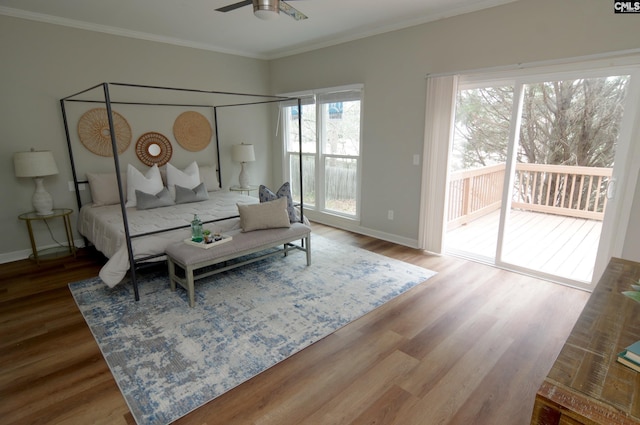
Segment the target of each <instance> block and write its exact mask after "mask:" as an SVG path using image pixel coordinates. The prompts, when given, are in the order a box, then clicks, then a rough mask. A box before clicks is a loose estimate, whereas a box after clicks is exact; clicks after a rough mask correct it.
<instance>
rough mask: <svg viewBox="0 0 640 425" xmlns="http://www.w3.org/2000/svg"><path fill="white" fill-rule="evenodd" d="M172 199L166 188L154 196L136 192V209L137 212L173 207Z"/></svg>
mask: <svg viewBox="0 0 640 425" xmlns="http://www.w3.org/2000/svg"><path fill="white" fill-rule="evenodd" d="M173 204H174V202H173V199H171V194H170V193H169V189H167V188H166V187H164V188H162V190H161V191H160V192H158V193H156V194H155V195H152V194H150V193H145V192H142V191H140V190H136V208H137V209H139V210H150V209H152V208H159V207H166V206H169V205H173Z"/></svg>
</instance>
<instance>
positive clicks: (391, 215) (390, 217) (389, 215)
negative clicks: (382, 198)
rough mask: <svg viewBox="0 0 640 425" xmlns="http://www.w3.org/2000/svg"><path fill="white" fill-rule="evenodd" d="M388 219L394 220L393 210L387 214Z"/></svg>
mask: <svg viewBox="0 0 640 425" xmlns="http://www.w3.org/2000/svg"><path fill="white" fill-rule="evenodd" d="M387 218H388V219H389V220H393V210H389V212H387Z"/></svg>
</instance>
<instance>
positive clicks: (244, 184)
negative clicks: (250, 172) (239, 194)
mask: <svg viewBox="0 0 640 425" xmlns="http://www.w3.org/2000/svg"><path fill="white" fill-rule="evenodd" d="M231 159H233V160H234V161H235V162H239V163H240V164H241V167H242V168H241V169H240V175H239V176H238V182H239V183H240V187H241V188H242V189H248V188H249V178H248V177H247V173H246V171H245V169H244V163H245V162H252V161H255V160H256V155H255V153H254V152H253V145H245V144H244V143H243V144H240V145H233V146H232V148H231Z"/></svg>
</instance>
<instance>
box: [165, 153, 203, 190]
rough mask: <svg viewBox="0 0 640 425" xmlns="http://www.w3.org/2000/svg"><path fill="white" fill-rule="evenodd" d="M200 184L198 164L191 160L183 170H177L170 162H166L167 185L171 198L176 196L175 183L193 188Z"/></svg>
mask: <svg viewBox="0 0 640 425" xmlns="http://www.w3.org/2000/svg"><path fill="white" fill-rule="evenodd" d="M199 184H200V171H199V169H198V164H197V163H196V162H195V161H193V162H192V163H191V164H189V165H187V168H185V169H184V170H182V171H181V170H178V169H177V168H176V167H174V166H173V165H171V164H167V187H168V188H169V192H170V193H171V196H172V197H173V199H175V198H176V185H178V186H182V187H185V188H187V189H193V188H194V187H196V186H197V185H199Z"/></svg>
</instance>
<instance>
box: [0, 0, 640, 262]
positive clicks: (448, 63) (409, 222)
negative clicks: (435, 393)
mask: <svg viewBox="0 0 640 425" xmlns="http://www.w3.org/2000/svg"><path fill="white" fill-rule="evenodd" d="M612 9H613V5H612V4H611V2H606V1H602V0H563V1H560V2H559V1H557V0H520V1H517V2H515V3H510V4H507V5H504V6H499V7H495V8H492V9H488V10H484V11H480V12H475V13H470V14H467V15H463V16H458V17H453V18H450V19H446V20H441V21H437V22H432V23H428V24H424V25H420V26H416V27H412V28H408V29H405V30H400V31H395V32H392V33H387V34H383V35H379V36H373V37H369V38H366V39H362V40H357V41H353V42H349V43H345V44H341V45H337V46H333V47H329V48H324V49H319V50H316V51H312V52H309V53H304V54H299V55H295V56H291V57H287V58H282V59H276V60H272V61H270V62H265V61H259V60H254V59H247V58H240V57H235V56H231V55H225V54H216V53H212V52H206V51H199V50H195V49H189V48H182V47H176V46H169V45H163V44H159V43H153V42H147V41H141V40H133V39H127V38H122V37H117V36H110V35H105V34H99V33H92V32H87V31H82V30H76V29H70V28H64V27H58V26H53V25H48V24H43V23H36V22H30V21H26V20H21V19H15V18H9V17H4V16H0V54H1V55H2V62H3V65H2V74H1V76H2V78H1V79H0V120H2V121H1V122H0V124H1V125H0V141H1V145H0V146H1V147H0V149H1V154H0V161H2V162H1V166H0V185H1V187H2V194H3V195H4V199H5V200H9V201H6V202H3V203H2V205H0V234H2V238H0V261H3V260H5V261H6V260H9V259H13V258H14V257H16V256H20V255H22V256H24V254H25V253H27V252H28V251H29V250H28V248H29V245H28V238H27V234H26V229H25V226H24V224H23V223H21V222H19V220H17V216H18V214H20V213H21V212H24V211H28V210H29V209H30V208H31V201H30V197H31V194H32V191H33V183H32V182H31V181H29V180H28V179H17V178H16V177H15V176H14V175H13V164H12V160H11V156H12V154H13V152H16V151H20V150H27V149H28V148H29V147H32V146H33V147H35V148H38V149H51V150H53V151H54V155H55V156H56V160H57V161H58V165H59V168H60V169H61V173H60V174H59V175H57V176H53V177H49V178H47V179H46V182H45V185H46V187H47V188H48V190H49V191H50V192H51V193H52V195H53V196H54V199H55V200H56V205H58V206H72V207H74V206H75V204H74V201H73V197H72V193H71V192H69V191H68V189H67V181H68V180H70V178H71V175H70V171H69V164H68V162H67V155H66V153H65V140H64V133H63V128H62V122H61V118H60V111H59V106H58V99H59V98H60V97H62V96H65V95H67V94H70V93H73V92H75V91H77V90H78V89H81V88H84V87H87V86H89V85H93V84H96V83H99V82H102V81H123V82H133V83H144V84H158V85H169V86H183V87H184V86H187V87H196V88H203V87H204V88H211V89H220V90H231V91H244V92H266V91H267V90H269V91H270V92H272V93H284V92H293V91H299V90H307V89H313V88H322V87H333V86H339V85H344V84H351V83H364V84H365V100H364V105H363V111H364V128H363V138H364V145H363V152H362V157H363V184H362V207H363V208H362V217H361V223H360V227H359V230H361V231H363V232H365V233H370V234H373V235H375V236H380V237H383V238H386V239H391V240H396V241H399V242H402V243H406V244H409V245H411V244H414V243H415V242H416V240H417V238H418V235H417V233H418V221H419V220H418V219H419V205H420V190H421V188H420V179H421V166H415V165H412V157H413V155H414V154H420V155H421V154H422V144H423V134H424V107H425V87H426V80H425V76H426V74H428V73H441V72H450V71H461V70H468V69H477V68H484V67H495V66H502V65H513V64H517V63H523V62H534V61H545V60H554V59H562V58H567V57H577V56H585V55H594V54H601V53H606V52H612V51H619V50H626V49H635V48H640V21H638V16H636V15H614V13H613V10H612ZM249 115H250V116H251V117H252V118H253V119H252V121H251V122H252V125H250V126H249V129H246V127H247V126H246V125H244V123H245V122H243V121H241V118H238V117H234V118H233V119H231V120H230V122H243V126H240V128H239V129H236V130H229V131H231V132H237V133H234V134H231V135H230V136H232V138H234V139H235V138H237V139H238V140H229V141H228V143H229V144H233V143H237V141H239V139H242V138H244V139H245V140H246V139H252V138H259V139H260V138H261V140H259V141H257V142H256V141H254V140H252V141H253V142H254V143H259V147H258V149H259V153H260V154H262V155H264V157H266V158H271V159H272V166H271V167H268V166H267V164H266V163H265V164H264V165H262V164H258V163H253V164H251V168H250V170H251V172H252V173H253V175H252V176H253V177H254V181H256V182H257V181H260V182H262V181H267V182H269V181H272V182H275V183H279V182H280V180H281V174H280V173H281V169H282V164H281V162H280V160H279V154H278V152H279V149H280V148H279V147H278V145H277V139H276V138H275V137H274V135H273V132H274V131H275V126H274V125H273V123H274V119H275V118H274V114H273V113H271V114H262V113H260V114H255V115H256V116H254V114H249ZM264 129H268V131H267V133H266V134H265V130H264ZM136 137H137V135H136V134H134V140H135V138H136ZM223 163H224V158H223ZM234 166H235V165H234ZM636 172H637V171H636ZM228 173H229V176H227V178H230V179H235V178H236V176H237V169H231V170H229V172H228ZM635 177H636V174H634V176H633V180H634V181H635ZM224 179H225V177H223V180H224ZM227 185H228V184H227ZM636 198H638V199H640V193H639V192H638V191H636ZM389 209H393V210H394V211H395V219H394V220H393V221H390V220H388V219H387V210H389ZM627 233H628V235H629V236H628V238H630V237H632V236H633V237H635V238H636V240H637V239H640V224H639V223H637V222H636V220H634V219H633V218H632V222H631V223H630V226H629V229H628V232H627ZM45 236H46V235H45ZM43 243H44V244H46V243H47V238H46V237H45V238H44V241H43ZM49 243H50V242H49ZM628 246H633V245H632V244H630V245H628Z"/></svg>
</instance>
